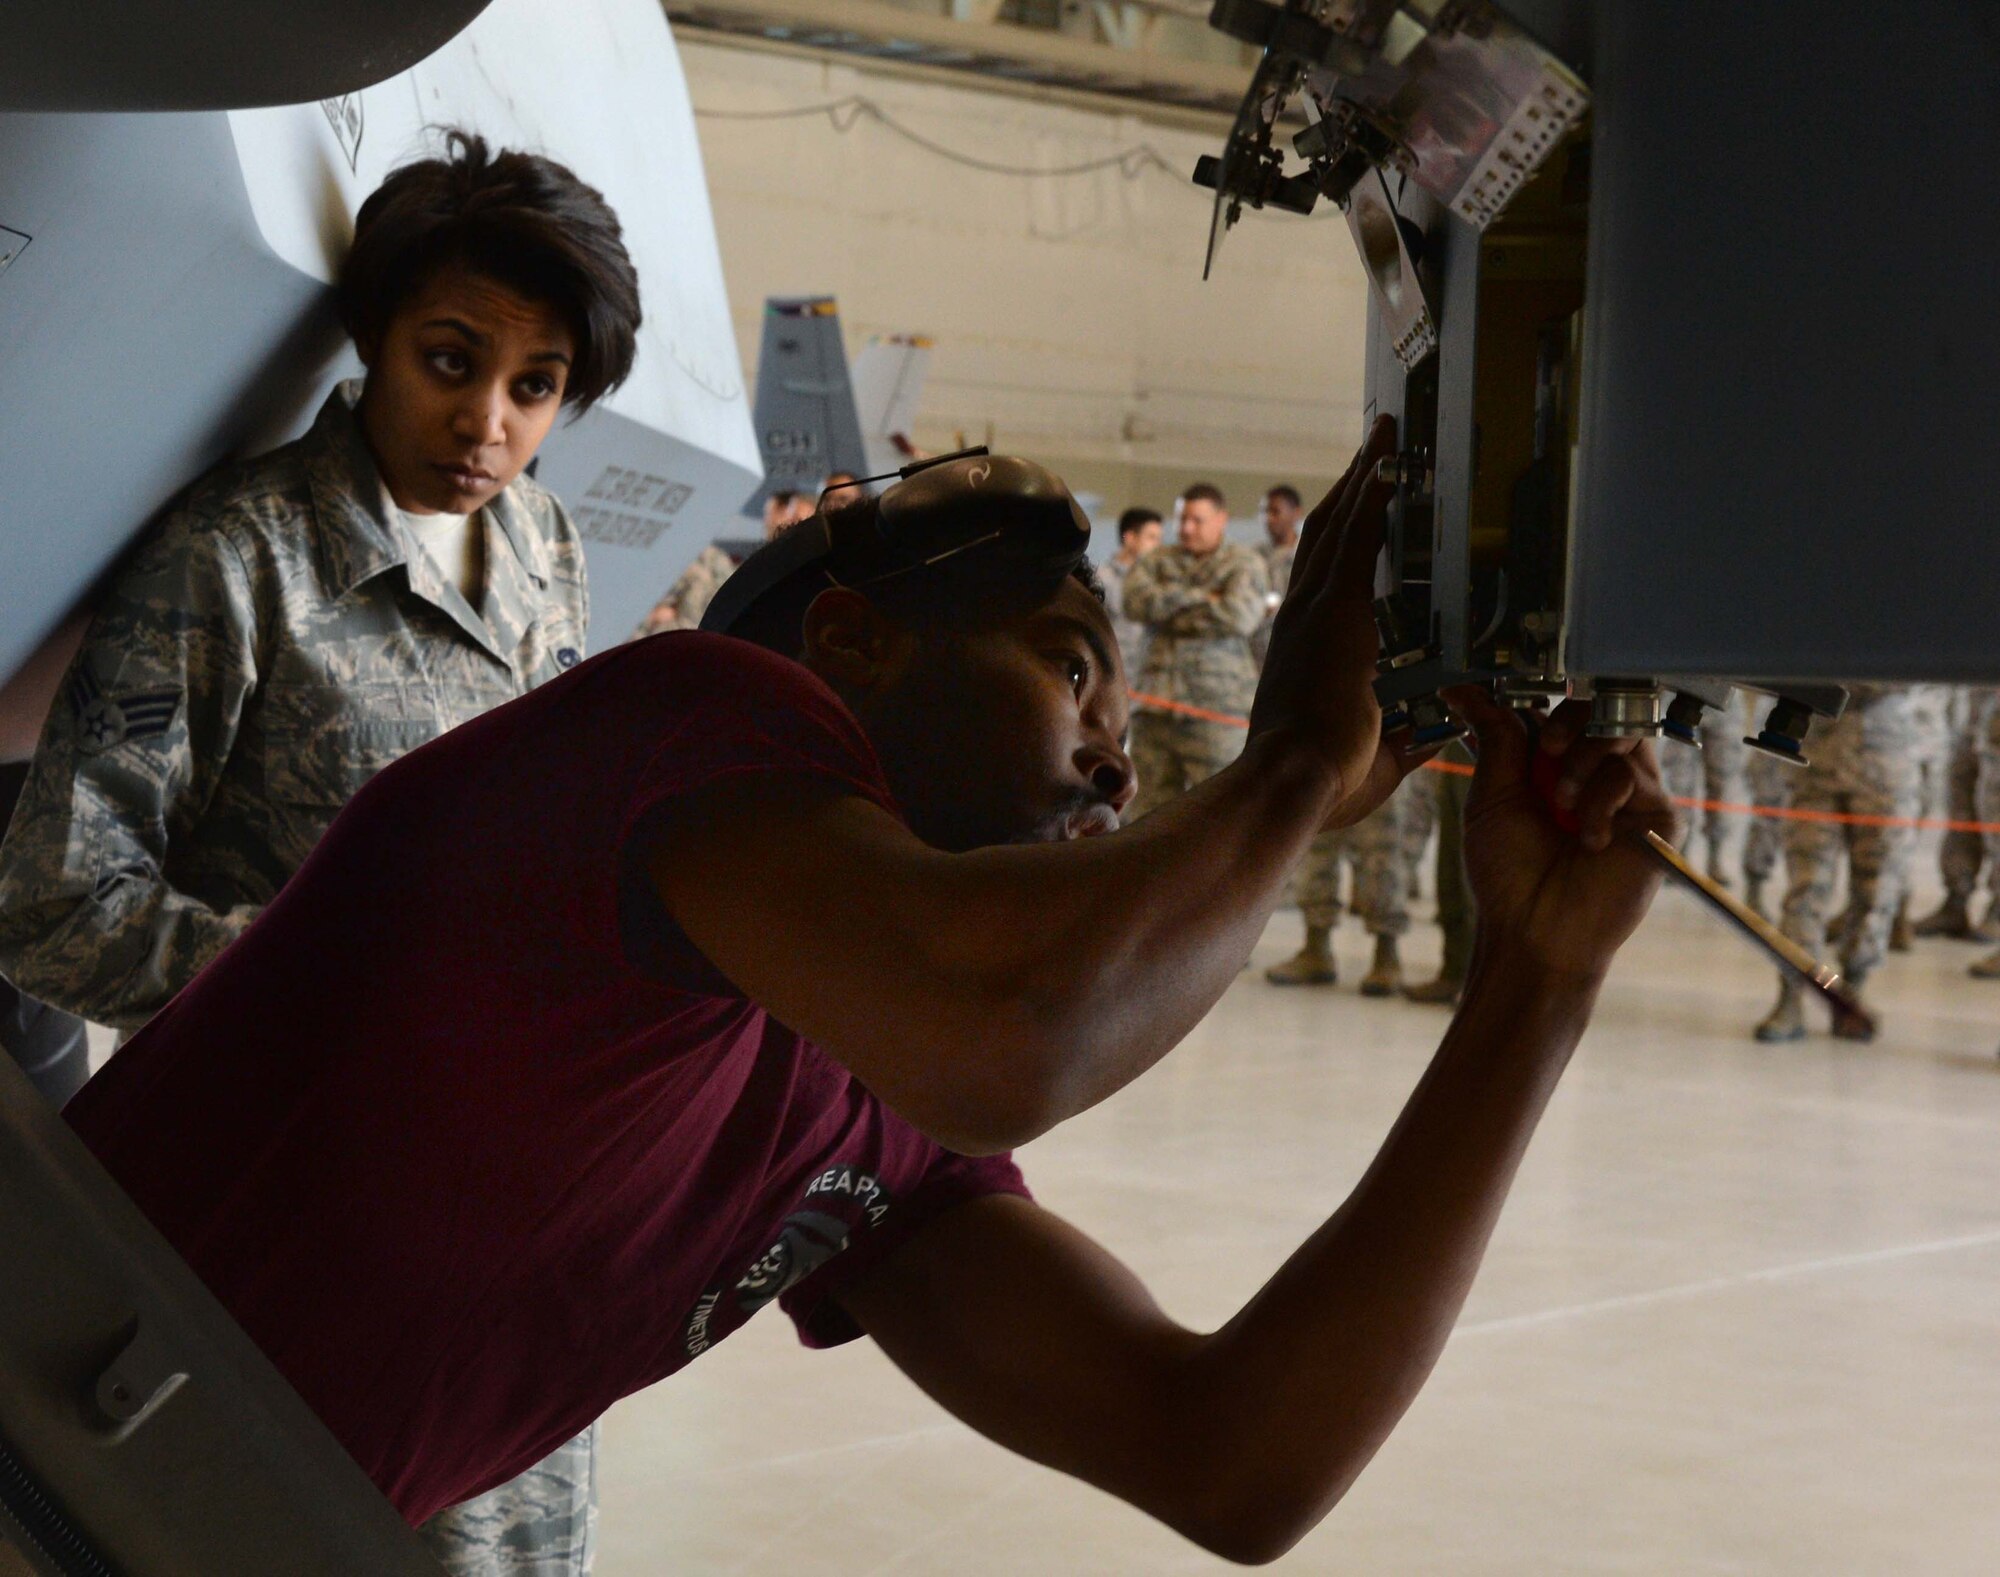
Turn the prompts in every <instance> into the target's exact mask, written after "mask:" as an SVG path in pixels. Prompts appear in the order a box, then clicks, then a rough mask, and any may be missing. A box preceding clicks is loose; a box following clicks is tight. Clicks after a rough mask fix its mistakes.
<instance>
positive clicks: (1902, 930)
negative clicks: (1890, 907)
mask: <svg viewBox="0 0 2000 1577" xmlns="http://www.w3.org/2000/svg"><path fill="white" fill-rule="evenodd" d="M1916 935H1917V928H1916V927H1915V926H1913V925H1911V924H1910V900H1909V899H1907V898H1905V899H1904V900H1903V901H1902V902H1901V903H1900V904H1898V905H1897V906H1896V918H1895V919H1894V920H1892V921H1890V922H1889V951H1890V952H1892V953H1907V952H1909V951H1910V949H1911V948H1913V947H1915V946H1916V945H1917V942H1916Z"/></svg>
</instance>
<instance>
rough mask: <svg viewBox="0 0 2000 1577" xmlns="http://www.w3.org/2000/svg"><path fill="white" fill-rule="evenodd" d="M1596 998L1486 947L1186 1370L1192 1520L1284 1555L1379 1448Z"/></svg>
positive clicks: (1452, 1312)
mask: <svg viewBox="0 0 2000 1577" xmlns="http://www.w3.org/2000/svg"><path fill="white" fill-rule="evenodd" d="M1596 991H1597V981H1596V980H1595V979H1594V978H1575V977H1571V978H1566V979H1559V978H1554V977H1551V976H1548V975H1546V974H1541V973H1538V972H1535V971H1532V970H1530V969H1525V968H1523V967H1521V966H1520V965H1519V964H1518V963H1517V961H1516V960H1515V959H1513V958H1512V957H1510V956H1509V955H1508V954H1507V953H1506V951H1505V949H1504V946H1502V947H1500V948H1496V949H1492V950H1488V951H1486V952H1484V953H1483V955H1482V957H1481V958H1480V959H1479V961H1478V962H1477V963H1476V964H1475V969H1474V974H1473V977H1472V979H1471V982H1470V984H1469V986H1468V988H1467V992H1466V997H1465V1002H1464V1006H1463V1007H1462V1008H1461V1009H1460V1011H1459V1014H1458V1016H1457V1018H1456V1019H1455V1020H1454V1022H1453V1024H1452V1027H1451V1029H1450V1031H1449V1032H1448V1033H1447V1034H1446V1036H1445V1039H1444V1043H1443V1044H1442V1046H1440V1048H1439V1050H1438V1054H1437V1056H1436V1058H1435V1059H1434V1060H1433V1061H1432V1063H1431V1066H1430V1068H1429V1070H1428V1071H1427V1072H1426V1073H1425V1074H1424V1077H1423V1079H1422V1081H1421V1082H1420V1083H1419V1084H1418V1086H1417V1088H1416V1091H1415V1092H1414V1093H1413V1094H1412V1095H1411V1097H1410V1100H1409V1102H1408V1104H1407V1105H1406V1106H1405V1108H1404V1110H1403V1113H1402V1116H1401V1117H1400V1118H1399V1119H1398V1121H1397V1123H1396V1126H1395V1127H1394V1129H1393V1130H1391V1132H1390V1134H1389V1137H1388V1139H1387V1141H1386V1142H1385V1143H1384V1144H1383V1146H1382V1149H1381V1150H1380V1151H1379V1152H1378V1154H1377V1155H1376V1157H1375V1160H1374V1163H1373V1164H1372V1165H1371V1166H1370V1167H1369V1169H1368V1171H1367V1174H1366V1175H1365V1176H1364V1177H1363V1178H1362V1180H1361V1182H1360V1184H1359V1185H1358V1186H1357V1187H1356V1188H1355V1190H1354V1192H1353V1194H1352V1195H1350V1196H1349V1198H1348V1199H1347V1201H1346V1203H1345V1204H1343V1205H1342V1206H1341V1208H1340V1209H1339V1211H1337V1212H1336V1213H1335V1214H1334V1216H1333V1217H1332V1218H1331V1219H1330V1220H1329V1221H1328V1222H1327V1223H1326V1224H1325V1225H1324V1226H1323V1227H1321V1228H1320V1230H1319V1231H1318V1232H1316V1233H1315V1234H1314V1235H1313V1236H1312V1237H1311V1238H1310V1239H1309V1240H1308V1241H1307V1242H1306V1243H1305V1245H1304V1246H1303V1247H1302V1248H1300V1249H1299V1251H1298V1252H1297V1253H1296V1254H1294V1255H1293V1256H1292V1258H1291V1259H1290V1260H1289V1261H1288V1262H1287V1263H1286V1264H1285V1265H1284V1267H1283V1268H1282V1269H1281V1270H1279V1272H1278V1273H1277V1275H1276V1276H1274V1277H1273V1278H1272V1279H1271V1281H1270V1282H1269V1283H1268V1284H1266V1286H1265V1287H1264V1289H1263V1290H1262V1291H1261V1292H1260V1293H1259V1294H1258V1295H1257V1296H1256V1298H1254V1299H1253V1300H1252V1301H1251V1302H1250V1303H1249V1304H1248V1305H1247V1306H1246V1307H1245V1308H1244V1310H1243V1311H1242V1313H1241V1314H1239V1315H1238V1316H1237V1317H1236V1318H1235V1319H1234V1320H1232V1321H1231V1322H1230V1323H1229V1324H1228V1325H1227V1326H1226V1327H1225V1328H1224V1329H1222V1330H1221V1331H1219V1332H1217V1333H1216V1334H1215V1335H1214V1336H1213V1337H1210V1338H1209V1339H1208V1340H1207V1341H1205V1342H1204V1343H1203V1344H1202V1345H1201V1347H1200V1348H1199V1349H1198V1350H1197V1351H1196V1352H1195V1353H1194V1354H1193V1355H1192V1356H1191V1357H1190V1359H1189V1361H1188V1364H1187V1368H1186V1373H1185V1376H1184V1380H1183V1382H1182V1383H1181V1384H1180V1385H1178V1386H1177V1387H1176V1399H1175V1402H1176V1411H1177V1412H1180V1413H1181V1415H1182V1416H1181V1417H1180V1419H1179V1420H1178V1422H1179V1425H1180V1430H1181V1437H1182V1438H1184V1439H1186V1440H1188V1441H1190V1442H1194V1441H1199V1442H1200V1443H1201V1454H1202V1456H1203V1458H1204V1460H1205V1461H1206V1462H1207V1463H1209V1464H1210V1465H1211V1467H1212V1469H1213V1471H1211V1472H1204V1473H1202V1474H1199V1475H1195V1476H1194V1480H1193V1485H1192V1487H1193V1489H1194V1492H1195V1493H1196V1494H1198V1495H1203V1496H1212V1497H1213V1501H1212V1504H1210V1505H1208V1506H1205V1507H1202V1508H1201V1509H1200V1510H1199V1511H1197V1512H1195V1514H1194V1516H1195V1521H1196V1522H1197V1524H1198V1525H1203V1526H1207V1525H1211V1524H1212V1525H1214V1526H1217V1527H1222V1528H1225V1529H1228V1528H1230V1527H1231V1526H1232V1524H1236V1525H1237V1531H1238V1535H1239V1537H1240V1539H1241V1541H1242V1542H1243V1543H1244V1544H1245V1545H1246V1546H1247V1547H1248V1548H1249V1549H1250V1550H1251V1552H1252V1553H1274V1552H1275V1551H1276V1550H1278V1549H1282V1548H1285V1547H1288V1546H1289V1545H1290V1544H1291V1543H1292V1542H1293V1541H1294V1540H1296V1539H1297V1538H1298V1537H1299V1536H1300V1535H1301V1534H1303V1533H1304V1532H1305V1531H1307V1530H1308V1529H1310V1528H1311V1527H1312V1526H1313V1525H1314V1524H1316V1523H1317V1522H1318V1521H1319V1520H1320V1518H1321V1517H1323V1516H1324V1515H1325V1514H1326V1512H1327V1511H1328V1510H1329V1509H1330V1508H1331V1507H1332V1506H1333V1504H1334V1503H1335V1502H1336V1501H1338V1500H1339V1499H1340V1497H1341V1495H1342V1494H1343V1493H1344V1492H1345V1491H1346V1489H1347V1487H1348V1486H1349V1485H1350V1484H1351V1483H1353V1481H1354V1479H1355V1477H1356V1476H1357V1475H1358V1474H1359V1473H1360V1472H1361V1470H1362V1468H1363V1467H1365V1466H1366V1465H1367V1463H1368V1461H1369V1459H1370V1458H1371V1457H1373V1455H1374V1454H1375V1451H1376V1450H1377V1448H1378V1447H1379V1446H1380V1445H1381V1443H1382V1442H1383V1440H1384V1439H1386V1438H1387V1437H1388V1434H1389V1432H1390V1430H1391V1429H1392V1428H1394V1426H1395V1424H1396V1421H1397V1420H1398V1419H1399V1418H1401V1416H1402V1415H1403V1412H1404V1410H1405V1409H1406V1408H1407V1407H1408V1406H1409V1404H1410V1402H1411V1401H1412V1400H1413V1399H1414V1398H1415V1396H1416V1394H1417V1391H1418V1390H1419V1389H1420V1388H1421V1387H1422V1385H1423V1383H1424V1381H1425V1379H1426V1378H1427V1377H1428V1376H1429V1374H1430V1371H1431V1368H1432V1366H1433V1365H1434V1364H1435V1363H1436V1361H1437V1358H1438V1355H1439V1353H1440V1352H1441V1351H1442V1350H1443V1347H1444V1344H1445V1341H1446V1338H1447V1337H1448V1336H1449V1334H1450V1332H1451V1328H1452V1325H1453V1324H1454V1322H1455V1321H1456V1319H1457V1317H1458V1313H1459V1310H1460V1308H1461V1306H1462V1305H1463V1303H1464V1301H1465V1297H1466V1294H1467V1292H1468V1291H1469V1290H1470V1288H1471V1286H1472V1281H1473V1276H1474V1274H1475V1272H1476V1271H1477V1270H1478V1267H1479V1262H1480V1260H1481V1258H1482V1256H1483V1255H1484V1253H1485V1250H1486V1244H1487V1241H1488V1239H1489V1237H1490V1236H1491V1234H1492V1230H1493V1226H1494V1223H1495V1221H1496V1220H1497V1219H1498V1216H1499V1213H1500V1207H1501V1205H1502V1203H1503V1201H1504V1200H1505V1198H1506V1195H1507V1191H1508V1188H1509V1186H1510V1185H1511V1183H1512V1181H1513V1178H1514V1173H1515V1170H1516V1168H1517V1167H1518V1165H1519V1163H1520V1160H1521V1156H1522V1154H1523V1153H1524V1152H1525V1151H1526V1149H1527V1145H1528V1140H1529V1138H1530V1137H1531V1136H1532V1134H1533V1133H1534V1130H1535V1126H1536V1124H1537V1122H1538V1121H1539V1120H1540V1118H1541V1115H1542V1112H1543V1110H1544V1109H1545V1107H1546V1105H1547V1103H1548V1099H1549V1096H1550V1094H1551V1093H1552V1092H1553V1090H1554V1089H1555V1086H1556V1082H1557V1080H1558V1079H1559V1078H1560V1076H1561V1074H1562V1071H1563V1069H1564V1068H1565V1067H1566V1066H1567V1064H1568V1062H1569V1058H1570V1054H1571V1053H1572V1051H1574V1049H1575V1047H1576V1044H1577V1041H1578V1039H1579V1038H1580V1037H1581V1035H1582V1033H1583V1029H1584V1026H1585V1024H1586V1022H1587V1021H1588V1018H1589V1014H1590V1009H1591V1006H1592V1004H1593V1002H1594V1000H1595V996H1596ZM1190 1487H1191V1486H1190V1485H1189V1484H1182V1485H1179V1486H1177V1488H1176V1490H1175V1493H1176V1495H1177V1496H1185V1495H1186V1494H1187V1493H1188V1492H1189V1489H1190ZM1170 1520H1174V1519H1171V1518H1170ZM1246 1520H1247V1522H1248V1523H1249V1524H1250V1526H1249V1529H1248V1531H1247V1532H1243V1531H1241V1528H1240V1525H1241V1523H1242V1522H1244V1521H1246Z"/></svg>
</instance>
